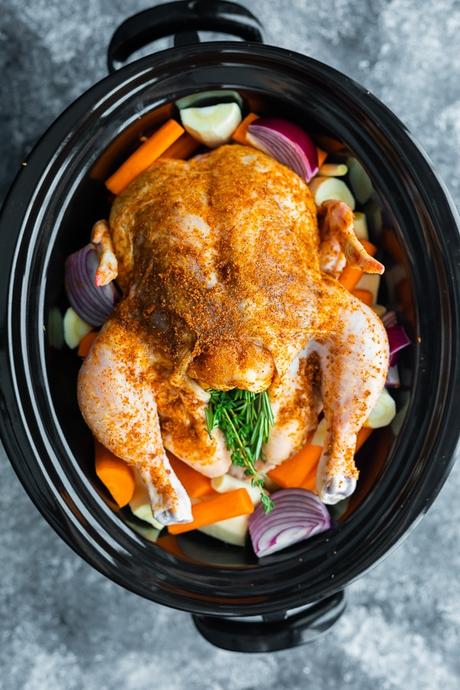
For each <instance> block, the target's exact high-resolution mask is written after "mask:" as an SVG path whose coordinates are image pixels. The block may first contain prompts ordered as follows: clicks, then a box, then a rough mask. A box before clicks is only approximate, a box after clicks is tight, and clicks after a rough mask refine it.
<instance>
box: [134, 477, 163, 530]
mask: <svg viewBox="0 0 460 690" xmlns="http://www.w3.org/2000/svg"><path fill="white" fill-rule="evenodd" d="M133 469H134V479H135V489H134V494H133V497H132V499H131V500H130V502H129V507H130V508H131V512H132V514H133V515H135V516H136V517H137V518H139V520H143V521H144V522H148V523H149V525H152V527H155V529H159V530H162V529H163V525H162V524H161V523H160V522H158V520H155V518H154V517H153V513H152V505H151V503H150V498H149V492H148V490H147V487H146V485H145V482H144V480H143V479H142V477H141V475H140V472H138V471H137V470H136V469H135V468H133Z"/></svg>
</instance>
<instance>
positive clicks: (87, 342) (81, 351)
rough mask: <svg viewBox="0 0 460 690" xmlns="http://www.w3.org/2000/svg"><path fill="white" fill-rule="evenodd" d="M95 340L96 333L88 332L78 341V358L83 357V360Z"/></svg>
mask: <svg viewBox="0 0 460 690" xmlns="http://www.w3.org/2000/svg"><path fill="white" fill-rule="evenodd" d="M96 338H97V331H90V332H89V333H87V334H86V335H85V336H83V338H82V339H81V340H80V344H79V346H78V356H79V357H83V359H84V358H85V357H86V355H87V354H88V352H89V351H90V349H91V345H92V344H93V343H94V341H95V340H96Z"/></svg>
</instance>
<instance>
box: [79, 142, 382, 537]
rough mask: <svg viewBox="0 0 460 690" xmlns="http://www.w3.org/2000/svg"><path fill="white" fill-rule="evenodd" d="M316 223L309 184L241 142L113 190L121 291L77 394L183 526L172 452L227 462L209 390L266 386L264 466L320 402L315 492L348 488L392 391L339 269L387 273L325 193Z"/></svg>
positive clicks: (363, 311)
mask: <svg viewBox="0 0 460 690" xmlns="http://www.w3.org/2000/svg"><path fill="white" fill-rule="evenodd" d="M319 219H320V230H321V237H322V240H323V241H322V242H321V238H320V232H319V230H318V225H317V209H316V207H315V204H314V201H313V199H312V196H311V194H310V191H309V189H308V187H307V186H306V184H305V183H304V182H303V181H302V180H301V179H300V177H298V176H297V175H296V174H295V173H294V172H292V171H291V170H289V169H288V168H286V167H285V166H283V165H281V164H279V163H278V162H276V161H275V160H273V159H272V158H270V157H268V156H267V155H265V154H263V153H261V152H259V151H256V150H254V149H252V148H248V147H244V146H237V145H233V146H222V147H220V148H218V149H216V150H214V151H213V152H211V153H209V154H206V155H204V156H200V157H198V158H196V159H194V160H191V161H179V160H163V161H159V162H157V163H156V164H154V165H153V166H152V167H150V168H149V169H148V170H147V171H146V172H144V173H143V174H141V175H140V176H139V177H138V178H136V179H135V180H134V181H133V182H132V183H131V184H130V185H129V186H128V187H127V189H126V190H125V191H124V192H123V193H122V194H121V195H120V196H119V197H117V198H116V200H115V202H114V204H113V207H112V211H111V215H110V221H109V226H110V233H111V236H112V241H113V246H114V251H115V254H116V257H117V259H118V281H119V284H120V285H121V287H122V289H123V291H124V297H123V300H122V301H121V303H120V304H119V306H118V308H117V310H116V311H115V313H114V315H113V316H112V317H111V319H110V320H109V322H108V323H107V324H106V325H105V326H104V328H103V329H102V331H101V333H100V335H99V336H98V338H97V340H96V342H95V344H94V345H93V347H92V349H91V352H90V354H89V356H88V357H87V358H86V360H85V362H84V364H83V366H82V369H81V372H80V377H79V390H78V394H79V403H80V407H81V410H82V413H83V415H84V417H85V419H86V421H87V423H88V425H89V426H90V428H91V429H92V431H93V433H94V435H95V436H96V437H97V438H98V439H99V440H100V441H101V442H102V443H103V444H104V445H106V446H107V447H108V448H109V449H110V450H112V451H113V452H114V453H115V454H116V455H119V456H120V457H122V458H124V459H126V460H127V461H128V462H130V463H133V464H134V465H137V466H138V467H140V468H141V470H142V472H143V474H144V477H146V478H147V477H148V481H149V485H150V494H151V498H152V505H153V508H154V512H155V514H156V516H157V517H158V518H159V519H160V521H162V522H164V523H165V524H166V523H167V522H171V521H174V522H175V521H180V520H184V521H186V520H189V519H190V504H189V502H188V499H187V497H186V495H185V496H184V494H185V492H184V491H183V489H182V487H181V485H180V483H179V482H178V480H177V478H176V477H175V476H174V473H173V471H172V469H171V468H170V466H169V462H168V460H167V457H166V455H165V452H164V446H165V447H166V448H168V449H169V450H171V451H172V452H174V453H175V454H176V455H178V457H180V458H181V459H182V460H184V461H185V462H187V463H188V464H190V465H192V466H193V467H195V469H198V470H199V471H201V472H202V473H203V474H206V475H207V476H217V475H219V474H222V473H224V472H225V471H227V470H228V468H229V466H230V456H229V453H228V451H227V449H226V448H225V442H224V439H223V437H222V434H221V432H220V431H219V430H214V431H213V433H212V436H211V437H209V435H208V433H207V430H206V423H205V416H204V411H205V408H206V403H207V400H208V395H209V394H208V393H207V390H208V389H220V390H228V389H231V388H235V387H238V388H243V389H246V390H251V391H262V390H266V389H268V390H269V394H270V398H271V400H272V405H273V409H274V413H275V425H274V427H273V429H272V431H271V437H270V440H269V442H268V444H267V446H266V448H265V454H264V457H265V460H266V467H267V469H268V468H269V467H273V466H274V465H276V464H278V463H279V462H282V461H283V460H285V459H286V458H288V457H290V456H291V455H292V454H294V453H295V452H297V451H298V450H299V449H300V448H301V446H302V445H303V444H304V443H305V441H306V438H307V435H308V432H309V431H310V430H311V429H312V428H314V426H315V425H316V423H317V415H318V411H319V410H320V409H321V405H322V406H323V409H324V414H325V417H326V422H327V428H328V434H327V443H326V445H325V449H324V452H323V457H322V460H321V463H320V471H319V473H318V491H319V494H320V497H321V498H322V499H323V500H324V501H325V502H330V503H333V502H336V501H337V500H340V498H343V497H344V496H346V495H349V494H350V493H351V492H352V490H353V489H354V485H355V483H356V477H357V472H356V469H355V467H354V463H353V455H354V448H355V444H356V434H357V433H358V431H359V429H360V428H361V426H362V424H363V422H364V421H365V420H366V418H367V416H368V414H369V412H370V410H371V409H372V407H373V405H374V404H375V402H376V400H377V398H378V396H379V394H380V392H381V390H382V388H383V385H384V382H385V376H386V371H387V363H388V343H387V338H386V333H385V329H384V327H383V325H382V324H381V322H380V320H379V319H378V318H377V316H376V315H375V314H374V312H373V311H372V310H371V309H370V308H368V307H366V306H365V305H363V304H362V303H361V302H359V301H358V300H357V299H355V298H354V297H353V296H352V295H351V294H350V293H349V292H347V291H346V290H345V289H344V288H343V287H342V286H341V285H340V284H339V283H338V282H337V281H336V280H335V278H334V277H333V276H336V275H337V273H338V272H339V270H340V267H343V265H344V263H345V261H346V260H347V261H348V262H349V263H351V264H354V265H359V266H361V267H362V268H363V269H364V270H366V271H369V272H382V271H383V267H382V266H381V264H379V262H377V261H376V260H375V259H373V258H372V257H370V256H368V255H367V254H366V252H365V251H364V249H363V248H362V246H361V244H360V243H359V242H358V240H356V238H355V236H354V233H353V229H352V222H353V215H352V213H351V211H350V210H349V209H348V207H346V206H345V204H342V203H341V202H326V204H324V205H323V207H322V208H321V209H320V211H319ZM328 274H329V275H328ZM160 427H161V433H160Z"/></svg>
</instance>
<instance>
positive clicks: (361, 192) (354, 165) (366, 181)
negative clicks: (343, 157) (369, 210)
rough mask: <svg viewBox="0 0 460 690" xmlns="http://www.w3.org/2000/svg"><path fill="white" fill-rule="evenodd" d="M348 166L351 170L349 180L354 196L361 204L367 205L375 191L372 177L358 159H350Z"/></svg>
mask: <svg viewBox="0 0 460 690" xmlns="http://www.w3.org/2000/svg"><path fill="white" fill-rule="evenodd" d="M347 165H348V170H349V175H348V179H349V180H350V185H351V188H352V190H353V194H354V195H355V197H356V198H357V200H358V201H359V203H360V204H365V203H366V201H369V199H370V198H371V196H372V192H373V191H374V189H373V187H372V182H371V180H370V177H369V175H368V174H367V172H366V171H365V170H364V168H363V166H362V165H361V163H360V162H359V161H358V160H356V158H348V159H347Z"/></svg>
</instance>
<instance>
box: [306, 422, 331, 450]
mask: <svg viewBox="0 0 460 690" xmlns="http://www.w3.org/2000/svg"><path fill="white" fill-rule="evenodd" d="M326 432H327V425H326V420H325V419H324V417H323V419H322V420H321V421H320V423H319V424H318V426H317V427H316V431H315V433H314V434H313V436H312V437H311V439H310V444H311V445H312V446H324V441H325V440H326Z"/></svg>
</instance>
